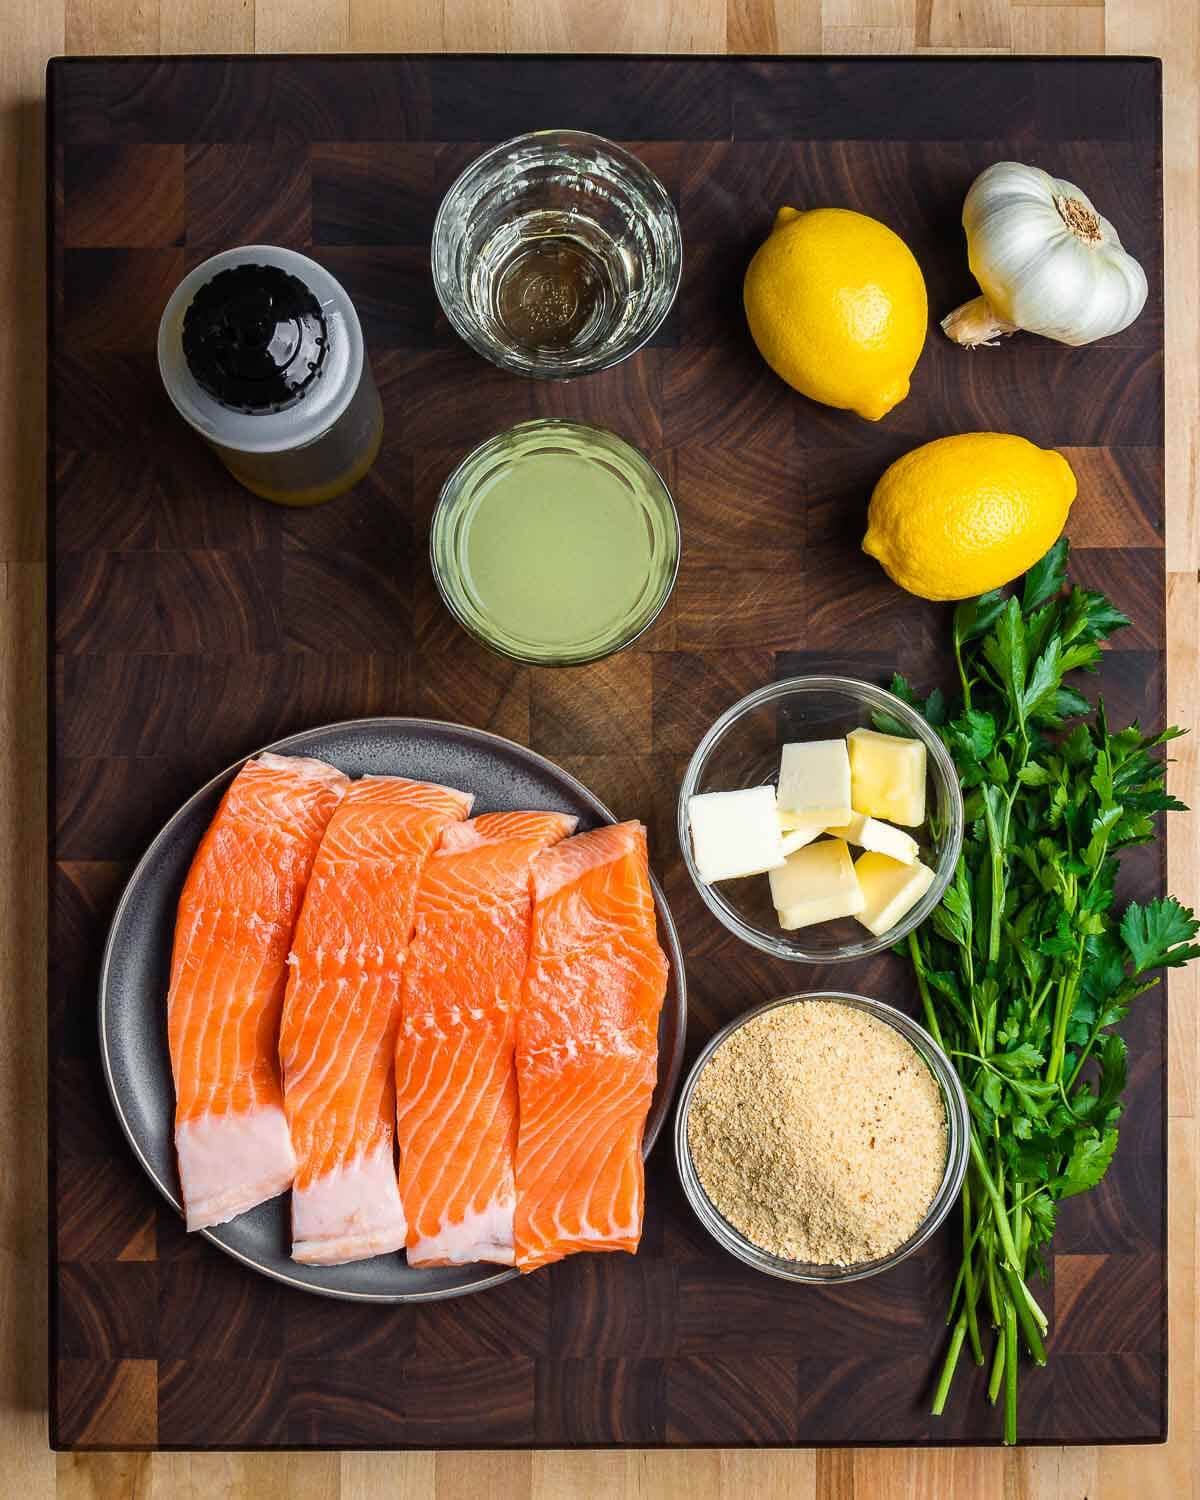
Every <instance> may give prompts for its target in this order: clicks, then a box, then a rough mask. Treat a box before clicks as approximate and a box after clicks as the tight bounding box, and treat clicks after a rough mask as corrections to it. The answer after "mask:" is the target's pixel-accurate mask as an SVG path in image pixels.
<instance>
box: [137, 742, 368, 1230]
mask: <svg viewBox="0 0 1200 1500" xmlns="http://www.w3.org/2000/svg"><path fill="white" fill-rule="evenodd" d="M348 785H349V781H348V780H347V778H346V777H345V776H343V775H342V773H341V772H340V771H336V770H334V768H333V767H332V766H329V765H326V764H325V762H324V761H320V760H306V759H304V758H302V757H299V756H284V755H260V756H259V758H258V759H257V760H252V761H248V762H247V764H246V765H244V766H243V767H242V769H241V770H240V771H239V772H238V774H237V775H236V776H235V777H234V779H233V781H232V783H231V784H230V787H229V790H228V791H227V792H226V793H225V796H224V798H223V799H222V802H221V805H220V807H219V808H218V809H217V815H216V817H215V818H214V819H213V821H212V823H211V824H210V826H209V828H208V831H207V833H205V835H204V837H203V839H201V841H200V847H199V849H197V851H196V857H195V858H194V859H193V860H192V867H191V869H190V870H189V871H188V877H187V881H186V882H185V884H184V887H183V894H182V896H181V897H180V898H179V912H178V916H177V918H176V922H175V947H174V952H173V953H172V956H171V985H170V990H169V992H168V995H167V1036H168V1041H169V1043H170V1049H171V1071H172V1073H173V1074H174V1076H175V1096H176V1108H175V1149H176V1151H177V1153H178V1156H179V1181H180V1185H181V1187H182V1189H183V1203H184V1209H185V1211H186V1214H187V1227H188V1228H189V1229H203V1228H204V1227H205V1226H206V1225H209V1224H223V1223H224V1222H225V1220H226V1219H232V1218H233V1217H234V1216H235V1215H236V1214H241V1213H245V1212H246V1210H247V1209H248V1208H253V1207H254V1205H255V1204H256V1203H262V1202H264V1201H265V1200H266V1199H267V1198H274V1197H275V1195H276V1194H277V1193H282V1192H283V1191H284V1189H285V1188H287V1187H290V1185H291V1181H292V1175H293V1173H294V1171H295V1167H296V1161H295V1157H294V1156H293V1154H292V1143H291V1140H290V1138H289V1136H288V1128H287V1121H286V1119H285V1118H284V1110H283V1090H282V1088H281V1087H280V1079H279V1056H278V1051H277V1045H278V1038H279V1014H280V1010H281V1008H282V1006H283V995H284V988H285V986H286V984H287V956H288V947H289V945H290V943H291V940H292V929H293V928H294V927H295V925H296V917H297V914H298V913H299V911H300V904H301V902H302V901H303V899H304V890H305V887H306V885H307V884H308V877H309V872H310V871H311V869H312V865H313V860H314V859H315V857H316V853H317V847H318V845H319V844H320V842H321V837H322V835H323V834H324V832H325V828H326V825H327V824H328V822H329V819H330V817H331V816H332V814H333V810H334V808H335V807H336V806H337V804H338V801H339V799H340V798H341V796H342V794H343V791H344V790H345V788H346V787H347V786H348Z"/></svg>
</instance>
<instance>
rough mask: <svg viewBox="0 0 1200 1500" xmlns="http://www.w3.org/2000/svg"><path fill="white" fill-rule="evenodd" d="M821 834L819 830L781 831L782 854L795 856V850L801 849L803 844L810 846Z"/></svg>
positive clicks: (791, 829) (793, 829)
mask: <svg viewBox="0 0 1200 1500" xmlns="http://www.w3.org/2000/svg"><path fill="white" fill-rule="evenodd" d="M822 832H823V830H822V829H820V828H785V829H784V830H783V852H784V853H785V854H795V852H796V850H797V849H803V848H804V846H805V844H811V843H812V841H813V840H814V839H816V838H820V836H821V833H822Z"/></svg>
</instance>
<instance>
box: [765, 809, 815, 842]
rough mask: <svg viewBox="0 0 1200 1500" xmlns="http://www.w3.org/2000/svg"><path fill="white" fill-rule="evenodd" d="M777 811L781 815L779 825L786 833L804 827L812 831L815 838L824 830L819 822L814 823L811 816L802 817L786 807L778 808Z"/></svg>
mask: <svg viewBox="0 0 1200 1500" xmlns="http://www.w3.org/2000/svg"><path fill="white" fill-rule="evenodd" d="M777 812H778V815H779V826H780V828H782V829H783V831H784V833H794V832H795V831H796V830H797V829H801V828H803V829H805V830H806V831H808V832H810V833H811V834H812V836H813V838H816V836H817V834H819V833H823V832H824V830H823V829H822V827H821V825H820V824H819V823H814V822H812V820H811V819H809V818H802V817H800V815H799V814H798V813H793V812H788V811H787V809H786V808H784V807H779V808H777Z"/></svg>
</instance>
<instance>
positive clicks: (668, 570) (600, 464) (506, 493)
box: [431, 421, 679, 665]
mask: <svg viewBox="0 0 1200 1500" xmlns="http://www.w3.org/2000/svg"><path fill="white" fill-rule="evenodd" d="M431 553H432V557H433V567H434V576H435V578H436V579H437V583H438V587H439V588H440V589H441V592H442V597H443V598H444V599H445V601H446V604H447V605H448V607H449V608H450V610H451V611H452V613H453V614H454V615H455V616H456V617H457V619H458V620H459V622H460V623H461V624H462V625H463V626H465V628H466V629H467V630H469V631H470V632H471V633H472V634H473V635H475V636H477V637H478V638H479V639H480V640H481V641H483V642H484V644H486V645H488V646H490V647H492V649H494V650H496V651H500V652H502V653H503V654H504V655H506V656H512V657H515V658H517V659H518V660H521V661H529V662H536V663H541V664H543V665H566V664H569V663H578V662H585V661H594V660H595V659H596V658H597V657H600V656H605V655H607V654H608V653H609V652H612V651H616V650H618V649H620V647H622V646H624V645H627V644H628V643H629V641H631V640H632V639H633V638H634V637H635V636H636V635H638V634H639V633H640V632H641V631H642V630H644V629H645V628H646V626H647V625H648V624H649V623H650V622H651V620H653V619H654V617H655V615H657V614H658V612H659V610H660V609H661V608H662V606H663V604H664V603H665V602H666V600H667V598H668V597H669V595H670V592H671V587H672V585H673V583H674V580H675V571H676V568H677V565H678V559H679V527H678V522H677V519H676V516H675V508H674V505H673V504H672V502H671V497H670V495H669V494H668V492H667V489H666V486H665V485H664V484H663V482H662V480H661V479H660V478H659V476H658V474H657V473H656V472H655V470H654V469H653V467H652V466H651V465H650V464H649V463H648V462H647V461H646V460H645V459H644V458H643V457H642V455H641V454H640V453H638V452H637V451H636V449H634V448H631V447H630V446H629V445H628V444H627V443H625V442H623V441H622V440H621V439H620V438H618V437H616V436H615V435H614V434H613V433H610V432H603V431H601V430H599V429H597V428H593V427H584V426H582V425H580V424H577V423H570V422H557V421H540V422H527V423H524V424H523V425H522V426H520V427H514V428H512V429H511V430H510V431H508V432H505V433H501V434H500V435H499V436H498V437H495V438H492V439H490V441H488V442H487V443H485V444H484V445H483V446H482V447H481V448H477V449H476V450H475V451H474V453H472V454H470V455H469V457H468V458H467V459H465V460H464V462H463V463H462V464H461V465H460V466H459V468H458V469H457V470H456V471H455V473H454V474H453V475H451V477H450V479H449V480H448V481H447V483H446V486H445V488H444V490H443V491H442V496H441V499H440V500H439V502H438V508H437V511H436V513H435V515H434V522H433V534H432V538H431Z"/></svg>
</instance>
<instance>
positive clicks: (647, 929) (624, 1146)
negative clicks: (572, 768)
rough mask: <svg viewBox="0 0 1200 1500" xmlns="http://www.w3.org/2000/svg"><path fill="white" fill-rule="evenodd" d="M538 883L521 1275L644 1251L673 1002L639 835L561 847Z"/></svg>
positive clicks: (527, 1001)
mask: <svg viewBox="0 0 1200 1500" xmlns="http://www.w3.org/2000/svg"><path fill="white" fill-rule="evenodd" d="M532 873H533V894H534V911H533V941H532V948H531V952H530V958H529V968H528V970H527V972H526V977H525V984H524V988H523V992H522V998H521V1010H520V1015H519V1018H518V1022H517V1040H516V1064H517V1087H518V1094H519V1100H520V1130H519V1135H518V1140H517V1158H516V1183H517V1204H516V1214H515V1219H514V1226H513V1227H514V1241H515V1246H516V1263H517V1265H518V1266H519V1267H520V1268H521V1270H522V1271H532V1270H534V1269H535V1268H536V1267H537V1266H543V1265H545V1264H547V1262H549V1261H554V1260H559V1259H561V1258H562V1257H563V1256H564V1255H571V1254H573V1253H574V1252H576V1251H581V1250H627V1251H630V1252H631V1253H632V1252H633V1251H635V1250H636V1249H637V1247H638V1242H639V1240H640V1238H641V1233H642V1207H643V1199H644V1191H645V1187H644V1179H643V1170H642V1134H643V1131H644V1129H645V1124H646V1115H647V1112H648V1111H649V1108H650V1100H651V1096H652V1095H653V1092H654V1084H655V1079H656V1074H657V1068H658V1016H659V1011H660V1010H661V1009H662V1002H663V996H664V995H665V994H666V988H667V961H666V957H665V956H664V954H663V951H662V949H661V948H660V947H659V944H658V936H657V930H656V926H655V916H654V897H653V894H652V892H651V888H650V872H649V869H648V867H647V862H646V830H645V828H643V827H642V825H641V824H640V823H619V824H617V825H615V826H613V827H608V828H598V829H596V830H595V831H594V832H592V833H582V834H577V835H576V837H574V838H571V839H566V840H565V841H564V842H563V843H561V844H557V845H556V846H555V847H554V848H552V849H547V850H546V851H544V852H543V853H541V854H539V855H538V856H537V857H536V858H535V859H534V861H533V866H532Z"/></svg>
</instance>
